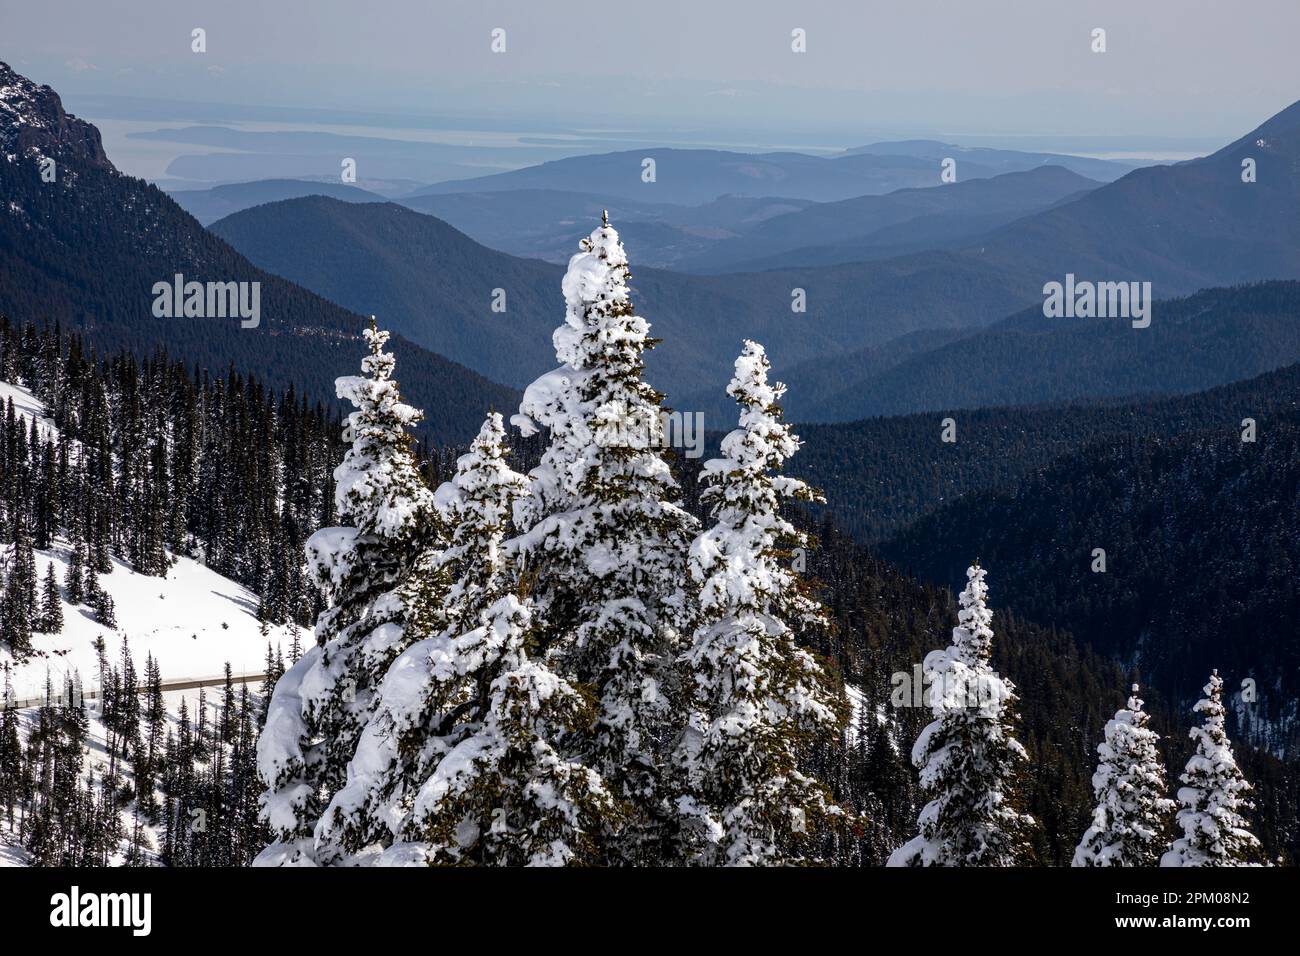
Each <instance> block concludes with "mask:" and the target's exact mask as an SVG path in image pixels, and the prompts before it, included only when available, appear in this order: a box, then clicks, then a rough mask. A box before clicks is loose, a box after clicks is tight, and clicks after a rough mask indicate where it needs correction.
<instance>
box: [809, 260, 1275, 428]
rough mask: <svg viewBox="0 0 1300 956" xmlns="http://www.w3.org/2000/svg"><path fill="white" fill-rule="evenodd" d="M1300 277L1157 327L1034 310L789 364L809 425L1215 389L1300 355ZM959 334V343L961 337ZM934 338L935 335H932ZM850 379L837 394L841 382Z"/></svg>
mask: <svg viewBox="0 0 1300 956" xmlns="http://www.w3.org/2000/svg"><path fill="white" fill-rule="evenodd" d="M1297 316H1300V283H1296V282H1266V283H1262V284H1259V285H1255V286H1246V287H1237V288H1227V289H1209V290H1206V291H1204V292H1201V293H1198V294H1196V295H1194V296H1190V297H1188V298H1186V299H1170V300H1160V301H1157V302H1156V303H1155V304H1154V307H1153V318H1152V321H1151V326H1150V327H1149V328H1145V329H1134V328H1133V327H1132V326H1131V324H1130V323H1129V322H1128V321H1127V320H1124V319H1066V318H1060V319H1048V318H1045V317H1044V316H1043V314H1042V309H1041V308H1030V309H1027V310H1025V311H1023V312H1020V313H1017V314H1016V315H1013V316H1011V317H1010V318H1008V319H1005V320H1003V321H1001V322H998V323H996V324H994V325H993V326H991V327H989V328H986V329H982V330H979V331H972V332H968V333H966V334H963V335H958V336H955V337H952V336H950V337H949V340H948V341H944V340H942V339H937V338H934V337H932V338H931V339H929V341H930V342H933V343H934V347H933V348H930V349H924V348H918V347H913V348H912V349H911V351H910V353H909V352H904V351H901V350H899V349H894V350H893V351H884V352H882V350H880V349H870V350H862V351H859V352H857V353H852V354H848V355H844V356H840V357H832V358H829V359H826V360H825V361H819V362H814V363H805V364H802V365H798V366H794V367H792V368H790V369H789V371H788V373H787V374H786V377H787V378H788V379H790V380H791V381H793V382H799V381H802V380H807V379H811V380H812V381H814V382H815V383H816V384H815V387H814V388H811V389H809V390H808V394H807V395H806V396H800V395H799V394H798V392H797V391H796V392H795V393H794V394H792V395H791V398H790V402H789V411H790V414H791V415H792V416H794V417H795V418H797V419H803V420H809V421H852V420H854V419H858V418H866V417H868V416H872V415H899V414H906V413H909V412H917V411H926V410H936V411H937V410H951V409H957V408H978V407H983V406H990V405H1019V404H1028V403H1038V402H1057V401H1070V400H1078V399H1089V398H1091V399H1097V398H1113V397H1118V396H1125V395H1135V394H1139V393H1144V392H1145V393H1153V392H1157V393H1167V394H1174V393H1182V392H1192V391H1198V390H1200V389H1205V388H1211V387H1213V386H1215V385H1220V384H1223V383H1225V382H1232V381H1236V380H1239V379H1243V378H1249V377H1250V376H1252V375H1258V374H1260V373H1261V372H1266V371H1270V370H1272V369H1275V368H1278V367H1280V366H1282V365H1286V364H1289V363H1291V362H1294V361H1297V360H1300V320H1298V319H1297ZM953 339H955V340H953ZM922 341H923V342H924V341H925V340H922ZM837 380H838V381H839V384H840V387H839V389H838V390H835V389H834V388H833V383H835V382H836V381H837Z"/></svg>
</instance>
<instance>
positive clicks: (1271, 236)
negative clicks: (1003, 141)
mask: <svg viewBox="0 0 1300 956" xmlns="http://www.w3.org/2000/svg"><path fill="white" fill-rule="evenodd" d="M1261 144H1262V145H1261ZM1246 158H1252V159H1254V160H1255V161H1256V164H1257V174H1258V181H1257V182H1254V183H1243V182H1242V180H1241V173H1242V166H1241V163H1242V160H1243V159H1246ZM968 255H970V256H971V257H972V258H973V259H976V260H977V261H981V262H989V263H1000V264H1002V265H1004V266H1005V265H1008V264H1012V263H1014V264H1015V265H1016V266H1017V267H1018V268H1027V269H1028V270H1029V271H1030V272H1031V273H1032V274H1033V275H1034V277H1035V279H1036V280H1037V282H1038V286H1039V288H1040V289H1041V285H1042V283H1044V282H1047V281H1051V280H1053V279H1055V280H1058V281H1059V280H1061V279H1062V278H1063V277H1064V276H1065V274H1066V273H1067V272H1073V273H1074V274H1075V275H1076V276H1078V277H1079V278H1081V279H1093V280H1112V281H1124V280H1138V281H1150V282H1152V283H1153V284H1154V287H1155V292H1156V295H1157V296H1161V297H1167V296H1172V295H1182V294H1186V293H1188V292H1194V291H1196V290H1197V289H1200V288H1205V287H1208V286H1214V285H1230V284H1234V283H1240V282H1249V281H1253V280H1256V279H1290V278H1300V103H1297V104H1293V105H1292V106H1290V107H1288V108H1287V109H1286V110H1283V111H1282V112H1281V113H1278V114H1277V115H1276V116H1274V117H1273V118H1271V119H1270V120H1268V121H1267V122H1266V123H1264V124H1263V125H1261V126H1260V127H1258V128H1257V129H1255V130H1252V131H1251V132H1249V133H1247V134H1246V135H1245V136H1243V137H1241V138H1240V139H1238V140H1237V141H1235V142H1233V143H1231V144H1230V145H1228V146H1225V147H1224V148H1223V149H1221V150H1219V151H1218V152H1216V153H1214V154H1212V155H1210V156H1207V157H1204V158H1202V159H1196V160H1191V161H1189V162H1185V163H1178V164H1176V165H1173V166H1155V167H1150V168H1146V169H1138V170H1134V171H1133V172H1131V173H1129V174H1128V175H1126V176H1124V177H1123V178H1122V179H1119V180H1117V181H1115V182H1113V183H1110V184H1109V185H1106V186H1104V187H1102V188H1100V189H1096V190H1093V191H1092V192H1090V193H1088V194H1087V195H1085V196H1083V197H1082V198H1080V199H1078V200H1077V201H1075V202H1072V203H1068V204H1066V205H1062V206H1058V207H1056V208H1054V209H1051V210H1048V211H1046V212H1042V213H1039V214H1037V215H1035V216H1031V217H1028V218H1026V219H1023V220H1019V221H1017V222H1015V223H1012V224H1010V225H1008V226H1005V227H1003V228H1002V229H999V230H997V231H995V232H994V233H992V234H991V235H989V236H987V237H983V238H981V239H980V240H979V242H978V244H974V243H972V245H971V247H970V248H969V249H968Z"/></svg>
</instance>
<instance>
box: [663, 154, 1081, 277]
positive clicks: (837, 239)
mask: <svg viewBox="0 0 1300 956" xmlns="http://www.w3.org/2000/svg"><path fill="white" fill-rule="evenodd" d="M1097 185H1098V183H1097V182H1096V181H1094V180H1091V179H1086V178H1085V177H1083V176H1080V175H1078V174H1077V173H1073V172H1071V171H1069V170H1068V169H1065V168H1064V167H1061V166H1039V167H1037V168H1035V169H1031V170H1028V171H1025V172H1010V173H1003V174H1000V175H997V176H992V177H990V178H987V179H967V180H962V181H959V182H956V183H952V184H950V185H946V186H939V187H933V186H931V187H927V188H924V189H900V190H898V191H896V192H892V193H888V194H886V195H884V196H858V197H855V198H853V199H842V200H840V201H839V202H828V203H818V204H816V205H812V206H808V207H805V208H804V209H801V210H798V211H796V212H788V213H785V214H784V215H779V216H773V217H771V218H768V219H764V220H763V221H762V222H760V223H757V224H755V225H754V226H753V227H752V228H750V229H749V230H748V231H746V233H745V234H744V235H743V236H738V237H736V238H734V239H728V240H725V241H722V242H718V243H715V244H713V245H711V246H710V247H708V248H707V249H706V250H704V251H703V252H702V254H701V255H699V256H697V257H696V258H694V259H693V260H691V261H689V262H686V263H685V264H684V267H685V269H686V271H688V272H751V271H761V270H763V269H776V268H787V267H790V266H819V265H831V264H835V263H842V262H858V261H861V260H864V259H876V258H882V257H884V256H890V255H897V254H899V253H900V252H913V251H917V250H920V249H929V248H942V247H947V246H952V245H954V244H955V243H957V242H960V241H962V240H969V239H970V238H971V237H973V236H978V235H981V234H983V233H986V232H989V231H990V230H992V229H995V228H997V227H998V226H1002V225H1005V224H1006V223H1009V222H1012V221H1013V220H1016V219H1019V218H1021V217H1022V216H1027V215H1029V214H1030V213H1035V212H1039V211H1041V210H1044V209H1048V208H1050V207H1052V206H1054V205H1056V204H1058V203H1061V202H1064V201H1068V200H1071V199H1077V198H1079V197H1080V196H1082V195H1083V194H1084V193H1086V192H1088V191H1089V190H1091V189H1093V188H1095V187H1096V186H1097Z"/></svg>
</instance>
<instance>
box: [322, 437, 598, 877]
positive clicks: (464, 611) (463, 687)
mask: <svg viewBox="0 0 1300 956" xmlns="http://www.w3.org/2000/svg"><path fill="white" fill-rule="evenodd" d="M526 493H527V479H525V478H524V477H523V476H522V475H519V474H517V473H516V472H514V471H512V470H511V469H510V468H509V466H508V465H507V464H506V448H505V429H504V427H503V425H502V421H501V416H500V415H497V414H495V413H494V414H492V415H490V416H489V417H488V419H487V421H486V422H484V424H483V427H482V429H481V430H480V432H479V434H478V437H477V438H476V439H475V440H474V442H473V443H472V444H471V446H470V450H469V452H468V453H467V454H465V455H462V456H461V457H460V459H459V460H458V461H457V464H456V475H455V477H454V478H453V479H452V480H451V481H449V482H446V483H444V484H443V485H442V486H441V487H440V488H439V489H438V491H437V492H436V494H435V496H434V497H435V502H436V504H437V506H438V508H439V510H440V512H441V514H442V517H443V520H444V523H445V524H446V526H447V528H448V540H447V541H446V543H445V545H444V546H442V547H439V548H435V549H431V550H430V551H429V552H428V553H426V555H424V556H423V557H422V558H421V560H420V561H419V562H418V563H417V571H416V573H415V575H414V576H413V579H412V580H413V581H414V582H416V583H417V584H419V583H421V582H425V581H428V580H450V581H452V582H454V583H452V584H451V586H450V587H449V588H442V587H439V588H437V589H435V591H436V592H438V593H432V594H430V593H423V592H419V591H417V592H416V593H417V597H418V598H419V599H427V603H424V604H422V605H420V604H419V601H418V600H417V601H415V602H413V605H419V606H418V607H417V609H416V610H415V611H414V612H413V617H415V618H418V619H419V620H420V622H421V623H420V630H421V633H429V634H432V635H433V636H431V637H428V638H425V639H423V640H421V641H419V642H418V643H416V644H414V645H413V646H411V647H410V648H409V649H408V650H406V651H405V652H404V653H403V654H402V655H401V656H399V657H398V658H397V659H396V660H395V661H394V662H393V665H392V666H391V668H390V669H389V671H388V674H387V676H386V677H385V679H384V681H383V683H382V684H381V686H380V689H379V694H378V701H377V705H376V708H375V711H374V714H373V715H372V716H371V718H370V721H369V723H368V724H367V727H366V729H365V732H364V733H363V734H362V736H361V739H360V741H359V744H358V747H357V752H356V756H355V757H354V758H353V760H352V763H351V766H350V767H349V769H348V784H347V786H346V787H344V788H343V789H342V790H341V791H339V793H337V794H336V795H335V797H334V800H333V802H332V804H331V808H330V811H329V813H327V815H329V814H333V815H335V816H336V817H337V819H339V820H344V821H347V823H348V826H349V827H350V828H351V829H352V830H354V831H357V832H362V833H376V834H377V835H378V836H380V837H381V839H378V840H376V842H375V844H374V846H375V848H377V849H378V850H379V851H383V850H384V849H385V848H386V847H388V846H389V844H392V843H393V841H396V844H395V845H394V846H393V848H392V849H390V850H389V852H387V853H385V854H384V857H383V862H386V863H401V862H410V861H414V860H423V861H426V862H443V863H467V862H476V863H485V864H486V863H512V862H513V863H521V862H535V863H536V862H567V861H569V860H570V859H578V860H582V861H586V862H590V861H591V860H592V846H591V838H590V837H588V836H585V835H584V834H585V833H586V832H587V830H589V829H590V828H591V824H592V823H593V822H594V821H595V819H598V818H607V817H609V816H610V813H611V812H612V802H611V801H610V800H609V799H608V796H607V795H606V794H605V793H604V788H603V786H601V784H600V780H599V777H598V776H596V775H595V774H591V773H589V772H587V771H586V770H585V768H582V767H579V766H578V765H575V764H570V763H567V762H565V761H563V760H561V759H560V758H559V757H558V756H556V754H555V752H554V750H553V749H552V744H551V738H552V737H554V736H556V735H561V734H565V733H569V732H572V731H574V730H577V729H579V728H580V727H581V726H582V725H583V723H584V721H589V720H590V717H591V714H590V705H589V704H588V703H587V702H586V701H585V700H584V699H583V698H582V697H581V695H579V694H578V693H577V691H575V690H574V689H573V688H572V687H570V686H569V685H568V684H566V683H565V682H564V681H562V680H560V679H559V678H557V677H556V676H555V675H554V674H553V673H551V672H550V671H549V670H548V669H547V668H546V667H545V666H544V665H542V664H540V663H538V662H533V661H530V660H529V659H528V657H527V653H526V649H525V643H526V641H527V640H528V638H529V634H530V631H531V609H530V607H529V606H528V604H527V602H525V601H520V600H518V599H517V598H516V597H515V596H513V594H512V593H511V592H512V591H513V590H514V588H515V587H516V585H517V575H516V574H515V573H514V565H513V562H512V561H510V560H509V559H508V557H507V556H506V554H505V552H504V550H503V547H502V544H503V542H504V540H505V539H506V536H507V534H508V532H509V531H510V528H511V524H510V520H511V519H510V516H511V511H512V509H513V507H514V505H515V503H516V502H517V501H518V500H519V499H520V498H522V497H523V496H524V495H525V494H526ZM584 793H585V796H584ZM541 794H548V795H549V796H541ZM570 797H572V798H573V800H574V803H573V804H572V805H571V808H572V811H573V816H572V818H571V819H570V818H569V817H568V816H566V815H565V814H566V812H567V811H564V812H562V810H561V804H566V805H567V803H566V802H567V801H568V800H569V798H570ZM548 801H552V802H548ZM584 801H586V802H587V806H586V809H583V807H582V806H580V804H583V803H584ZM600 808H604V809H603V810H602V811H601V812H599V813H598V814H597V817H594V818H592V819H588V817H590V816H591V814H592V813H597V811H598V810H600ZM557 813H559V814H560V816H559V817H557V816H555V814H557ZM566 820H567V821H568V822H567V823H566ZM380 824H382V825H383V828H384V829H383V831H382V832H380V831H378V829H377V827H378V825H380ZM569 825H572V826H573V827H574V829H573V831H572V832H568V831H566V829H565V827H566V826H569ZM598 829H599V828H597V830H598ZM503 834H504V835H507V836H505V837H503V838H501V839H498V837H499V836H502V835H503ZM539 841H540V842H539ZM556 841H559V842H560V843H563V845H564V846H566V847H568V848H569V849H568V850H567V851H564V852H561V851H559V850H556V851H555V852H552V850H551V849H548V848H551V844H552V843H553V842H556ZM557 845H558V844H557Z"/></svg>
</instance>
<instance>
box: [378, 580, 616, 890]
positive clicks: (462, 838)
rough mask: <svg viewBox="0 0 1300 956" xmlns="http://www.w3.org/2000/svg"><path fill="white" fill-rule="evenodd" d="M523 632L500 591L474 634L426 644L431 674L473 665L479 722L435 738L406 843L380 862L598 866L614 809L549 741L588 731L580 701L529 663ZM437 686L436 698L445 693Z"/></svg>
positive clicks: (592, 775) (518, 613)
mask: <svg viewBox="0 0 1300 956" xmlns="http://www.w3.org/2000/svg"><path fill="white" fill-rule="evenodd" d="M531 626H532V612H531V608H530V607H529V603H528V602H527V600H521V599H519V598H518V597H517V596H516V595H513V594H509V595H506V596H505V597H503V598H501V599H499V600H498V601H497V602H496V603H494V604H493V605H492V606H491V607H490V608H488V610H487V611H486V612H485V613H484V615H483V623H482V624H481V625H480V626H479V627H477V628H475V629H474V630H472V631H468V632H466V633H463V634H460V635H457V636H455V637H452V638H451V639H450V640H447V639H446V638H445V637H444V638H440V639H434V643H433V646H431V647H430V648H429V649H428V650H429V652H430V653H429V663H430V664H431V665H433V666H432V667H431V668H430V669H431V670H445V671H453V670H455V669H456V668H458V667H462V666H472V667H474V668H475V671H476V673H475V677H476V678H477V681H476V683H477V684H478V685H479V688H478V692H480V693H484V694H485V700H484V703H483V707H482V711H481V713H482V717H481V719H480V720H478V721H475V722H472V723H462V724H461V725H460V726H459V727H457V731H458V732H457V733H455V734H454V735H452V736H450V737H449V739H448V740H447V741H445V742H443V741H438V743H439V744H441V745H442V746H439V747H438V749H437V751H436V752H437V753H438V755H439V758H440V759H438V760H437V761H436V763H435V764H434V766H433V767H432V772H431V773H429V774H428V776H427V779H425V781H424V782H423V784H422V785H421V786H420V787H419V789H418V791H416V792H415V793H414V794H413V796H414V801H413V805H412V809H411V812H410V815H409V818H408V819H409V822H408V823H407V825H406V828H405V834H404V835H405V837H406V839H405V840H403V841H401V842H398V843H394V844H393V845H392V846H391V847H389V848H388V849H387V850H386V851H385V853H384V855H383V857H382V858H381V862H382V863H384V864H388V865H396V864H413V863H443V864H460V865H464V864H478V865H493V866H565V865H573V864H594V863H600V862H602V860H603V858H604V852H605V850H604V847H603V846H602V842H601V839H600V837H601V834H603V833H606V832H608V831H609V830H611V829H612V828H614V827H615V826H616V825H617V822H618V818H619V816H620V814H621V812H622V808H621V807H620V805H619V802H618V801H617V800H616V798H615V797H614V795H613V794H611V793H610V792H609V790H608V789H607V788H606V787H605V785H604V781H602V780H601V778H600V775H599V774H598V773H596V772H595V771H594V770H592V769H591V768H590V767H587V766H585V765H583V764H582V763H581V762H579V761H575V760H572V759H566V758H565V757H564V756H563V754H562V753H561V752H560V751H559V750H558V749H557V748H556V746H555V743H554V741H555V740H556V739H557V738H559V737H562V736H563V735H564V734H565V733H572V732H575V731H577V730H579V729H580V728H582V727H586V726H589V725H590V723H591V721H592V719H593V718H594V714H593V713H592V707H591V703H590V702H589V701H588V699H587V698H586V697H585V696H584V695H583V694H582V693H581V692H580V691H579V690H578V689H577V688H575V687H574V686H573V685H572V684H570V683H569V682H568V681H567V680H565V679H564V678H562V677H560V676H558V675H557V674H556V673H555V672H554V671H553V670H551V669H550V668H549V667H547V666H546V665H545V664H544V663H542V662H540V661H538V660H535V659H533V658H532V657H530V655H529V653H528V651H527V646H528V644H529V642H530V629H531ZM413 650H414V649H413ZM410 653H411V652H408V655H409V654H410ZM399 664H400V662H399ZM439 665H442V666H439ZM394 669H395V670H397V669H398V665H394ZM399 674H400V671H399ZM390 680H391V678H390ZM399 680H400V678H399ZM394 683H396V682H394ZM448 683H449V685H451V686H446V687H440V688H438V690H439V691H444V690H450V689H452V688H453V687H454V684H451V682H448ZM385 688H386V690H387V689H390V687H389V684H387V683H386V685H385ZM391 689H392V690H394V691H395V690H396V689H397V687H396V686H394V687H392V688H391ZM439 702H440V703H442V704H443V706H444V707H445V706H446V703H447V701H443V700H439ZM394 712H395V713H396V712H397V709H396V708H395V709H394ZM442 713H444V714H445V713H446V711H445V710H444V711H443V712H442ZM453 713H454V711H453ZM398 726H399V727H400V725H398Z"/></svg>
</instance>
